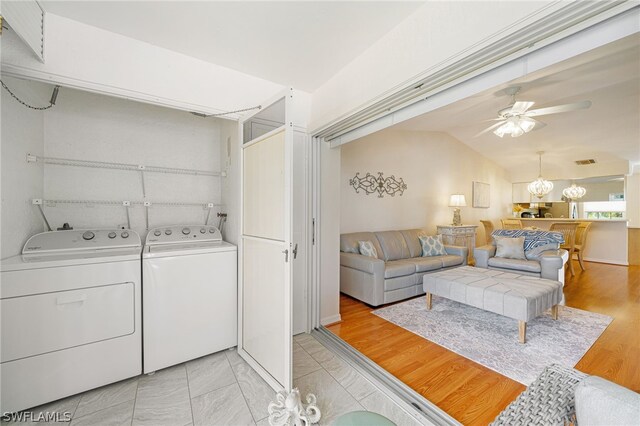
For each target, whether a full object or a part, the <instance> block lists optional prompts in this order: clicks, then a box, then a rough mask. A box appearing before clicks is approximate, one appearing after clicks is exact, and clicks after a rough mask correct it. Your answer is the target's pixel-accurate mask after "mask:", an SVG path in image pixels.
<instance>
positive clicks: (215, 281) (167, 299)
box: [142, 225, 238, 373]
mask: <svg viewBox="0 0 640 426" xmlns="http://www.w3.org/2000/svg"><path fill="white" fill-rule="evenodd" d="M142 283H143V284H142V286H143V330H144V332H143V336H144V337H143V341H144V344H143V348H144V350H143V353H144V362H143V368H144V372H145V373H151V372H153V371H156V370H160V369H162V368H165V367H169V366H171V365H175V364H179V363H181V362H184V361H188V360H190V359H194V358H198V357H201V356H204V355H208V354H211V353H214V352H217V351H220V350H223V349H227V348H230V347H232V346H236V344H237V329H238V326H237V323H238V314H237V303H238V302H237V299H238V291H237V288H238V284H237V248H236V246H234V245H233V244H229V243H227V242H224V241H222V236H221V235H220V231H219V230H218V229H217V228H216V227H215V226H201V225H192V226H184V225H177V226H168V227H161V228H155V229H152V230H150V231H149V233H148V234H147V240H146V242H145V247H144V250H143V254H142Z"/></svg>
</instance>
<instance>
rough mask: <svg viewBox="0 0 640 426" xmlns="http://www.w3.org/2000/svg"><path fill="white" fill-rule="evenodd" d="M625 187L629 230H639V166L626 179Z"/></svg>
mask: <svg viewBox="0 0 640 426" xmlns="http://www.w3.org/2000/svg"><path fill="white" fill-rule="evenodd" d="M625 186H626V188H625V194H624V196H625V199H626V201H627V219H628V220H629V228H640V165H637V166H636V167H635V169H634V173H633V174H632V175H628V176H627V177H626V179H625Z"/></svg>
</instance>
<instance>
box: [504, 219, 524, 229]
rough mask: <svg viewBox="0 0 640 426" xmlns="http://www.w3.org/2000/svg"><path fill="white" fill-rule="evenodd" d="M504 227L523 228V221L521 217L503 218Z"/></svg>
mask: <svg viewBox="0 0 640 426" xmlns="http://www.w3.org/2000/svg"><path fill="white" fill-rule="evenodd" d="M501 221H502V229H522V221H521V220H520V219H501Z"/></svg>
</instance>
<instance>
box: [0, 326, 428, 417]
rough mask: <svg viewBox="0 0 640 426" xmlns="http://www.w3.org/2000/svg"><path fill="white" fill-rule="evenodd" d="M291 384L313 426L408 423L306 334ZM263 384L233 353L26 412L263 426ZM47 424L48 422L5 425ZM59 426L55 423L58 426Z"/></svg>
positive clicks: (297, 341)
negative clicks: (310, 410) (317, 415)
mask: <svg viewBox="0 0 640 426" xmlns="http://www.w3.org/2000/svg"><path fill="white" fill-rule="evenodd" d="M293 384H294V386H295V387H298V388H299V389H300V394H301V395H302V397H303V398H304V397H305V396H306V394H307V393H314V394H315V395H316V396H317V398H318V406H319V408H320V411H321V413H322V418H321V420H320V423H319V424H320V425H328V424H331V423H332V422H333V420H335V419H336V418H337V417H338V416H340V415H342V414H344V413H347V412H350V411H356V410H369V411H374V412H377V413H379V414H382V415H384V416H386V417H388V418H389V419H391V420H392V421H393V422H394V423H396V424H398V425H417V424H419V423H418V422H416V421H415V420H414V419H413V418H412V417H410V416H409V415H408V414H407V413H406V412H405V411H403V410H402V409H401V408H400V407H398V406H397V405H396V404H395V403H394V402H393V401H392V400H391V399H389V398H388V397H387V396H385V395H384V394H383V393H382V392H380V391H379V390H378V389H377V388H376V387H375V386H373V384H371V383H370V382H369V381H368V380H366V379H365V378H364V377H363V376H361V375H360V374H359V373H357V372H356V371H355V370H354V369H353V368H352V367H351V366H350V365H349V364H347V363H346V362H345V361H343V360H342V359H341V358H339V357H338V356H336V355H335V354H334V353H332V352H331V351H330V350H328V349H327V348H325V347H324V346H323V345H322V344H321V343H320V342H318V341H317V340H316V339H315V338H313V337H312V336H311V335H308V334H301V335H298V336H295V337H294V343H293ZM274 397H275V393H274V391H273V390H272V389H271V387H269V385H268V384H267V383H266V382H265V381H264V380H262V378H261V377H260V376H258V374H257V373H256V372H255V371H254V370H253V369H252V368H251V367H250V366H249V365H248V364H247V363H246V362H245V361H244V360H243V359H242V358H240V356H239V355H238V353H237V352H236V351H235V349H234V350H227V351H222V352H218V353H215V354H213V355H209V356H206V357H202V358H199V359H196V360H193V361H189V362H187V363H184V364H180V365H176V366H173V367H170V368H167V369H164V370H161V371H158V372H156V373H155V374H153V375H142V376H138V377H135V378H132V379H128V380H124V381H121V382H118V383H113V384H111V385H107V386H104V387H101V388H98V389H94V390H91V391H88V392H85V393H82V394H79V395H74V396H71V397H69V398H65V399H62V400H60V401H56V402H53V403H50V404H46V405H43V406H41V407H37V408H34V409H33V410H30V411H31V412H33V413H34V414H38V413H41V412H49V413H51V412H59V413H62V412H69V413H72V419H71V425H70V426H76V425H99V426H112V425H113V426H119V425H123V426H124V425H127V426H133V425H153V426H165V425H166V426H188V425H190V426H200V425H258V426H267V425H268V424H269V422H268V418H267V417H268V412H267V406H268V405H269V402H271V401H273V400H274V399H275V398H274ZM2 424H3V425H9V424H19V425H23V426H24V425H30V424H31V425H46V424H53V423H45V422H38V423H25V422H21V423H6V422H3V423H2ZM58 424H59V423H58Z"/></svg>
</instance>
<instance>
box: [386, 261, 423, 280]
mask: <svg viewBox="0 0 640 426" xmlns="http://www.w3.org/2000/svg"><path fill="white" fill-rule="evenodd" d="M415 272H416V265H415V264H413V263H412V262H410V261H408V260H391V261H389V262H386V263H385V265H384V277H385V278H395V277H402V276H405V275H412V274H414V273H415Z"/></svg>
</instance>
